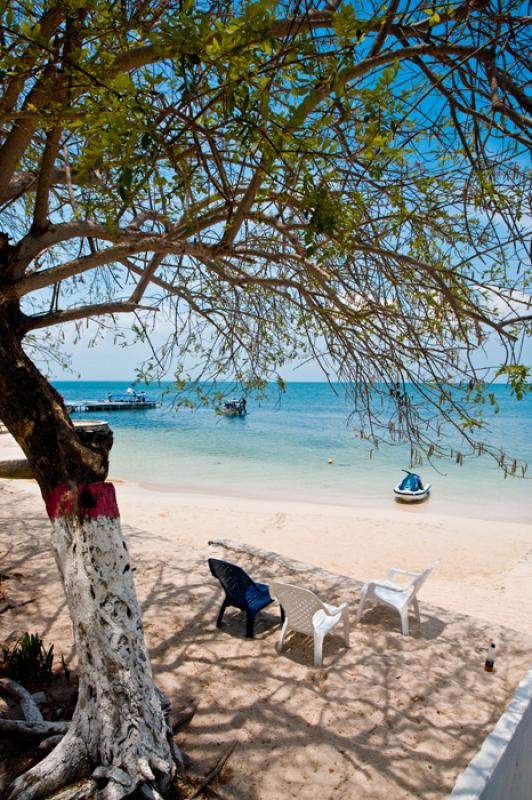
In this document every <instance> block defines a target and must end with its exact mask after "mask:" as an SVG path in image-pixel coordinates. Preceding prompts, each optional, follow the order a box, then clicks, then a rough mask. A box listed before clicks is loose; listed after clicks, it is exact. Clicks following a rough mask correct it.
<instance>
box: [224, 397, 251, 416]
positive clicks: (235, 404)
mask: <svg viewBox="0 0 532 800" xmlns="http://www.w3.org/2000/svg"><path fill="white" fill-rule="evenodd" d="M246 405H247V404H246V398H245V397H242V398H241V399H240V400H236V399H235V398H233V399H232V400H226V402H225V403H224V407H223V409H222V413H223V414H224V415H225V416H226V417H245V416H246V414H247V413H248V411H247V408H246Z"/></svg>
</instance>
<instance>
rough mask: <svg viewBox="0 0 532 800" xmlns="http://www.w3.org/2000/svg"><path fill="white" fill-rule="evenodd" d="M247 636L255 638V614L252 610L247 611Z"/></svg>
mask: <svg viewBox="0 0 532 800" xmlns="http://www.w3.org/2000/svg"><path fill="white" fill-rule="evenodd" d="M246 638H247V639H254V638H255V614H252V613H251V611H246Z"/></svg>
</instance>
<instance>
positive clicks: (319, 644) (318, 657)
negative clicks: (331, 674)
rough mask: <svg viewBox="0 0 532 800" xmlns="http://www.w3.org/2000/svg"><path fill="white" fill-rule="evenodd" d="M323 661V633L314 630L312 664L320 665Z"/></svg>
mask: <svg viewBox="0 0 532 800" xmlns="http://www.w3.org/2000/svg"><path fill="white" fill-rule="evenodd" d="M322 662H323V634H319V633H316V632H314V666H315V667H321V665H322Z"/></svg>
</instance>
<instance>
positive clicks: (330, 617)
mask: <svg viewBox="0 0 532 800" xmlns="http://www.w3.org/2000/svg"><path fill="white" fill-rule="evenodd" d="M270 594H271V596H272V597H274V598H275V599H276V600H278V601H279V603H280V605H281V606H282V608H283V610H284V613H285V621H284V625H283V627H282V629H281V638H280V639H279V644H278V645H277V651H278V652H279V653H280V652H281V650H282V648H283V642H284V637H285V635H286V633H287V631H289V630H291V631H296V632H297V633H304V634H305V635H307V636H313V637H314V666H315V667H321V664H322V660H323V640H324V638H325V636H326V635H327V634H328V633H330V632H331V631H332V629H333V628H334V627H335V626H336V625H338V623H339V622H343V628H344V641H345V645H346V647H349V610H348V606H347V603H342V605H340V606H338V607H337V606H331V605H329V604H328V603H322V601H321V600H320V599H319V597H317V596H316V595H315V594H314V592H311V591H310V589H302V588H301V587H300V586H292V585H291V584H290V583H281V582H280V581H272V582H271V583H270Z"/></svg>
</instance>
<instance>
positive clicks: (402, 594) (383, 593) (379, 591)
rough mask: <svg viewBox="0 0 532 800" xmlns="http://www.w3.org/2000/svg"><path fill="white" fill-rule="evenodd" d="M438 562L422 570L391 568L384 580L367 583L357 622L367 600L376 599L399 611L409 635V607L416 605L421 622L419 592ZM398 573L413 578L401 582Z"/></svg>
mask: <svg viewBox="0 0 532 800" xmlns="http://www.w3.org/2000/svg"><path fill="white" fill-rule="evenodd" d="M437 564H439V561H434V563H433V564H431V565H430V567H427V569H424V570H423V571H422V572H410V571H409V570H406V569H391V570H390V571H389V572H388V574H387V576H386V578H384V580H380V581H369V582H368V583H365V584H364V586H363V587H362V591H361V592H360V605H359V607H358V612H357V622H359V620H360V617H361V616H362V612H363V611H364V604H365V602H366V600H376V602H377V603H382V604H383V605H385V606H390V607H391V608H395V609H396V611H398V612H399V615H400V617H401V628H402V631H403V636H408V633H409V629H408V608H409V606H413V607H414V612H415V615H416V620H417V621H418V622H420V618H419V604H418V601H417V593H418V592H419V590H420V589H421V587H422V586H423V584H424V583H425V581H426V580H427V578H428V577H429V575H430V573H431V572H432V570H433V569H434V567H435V566H436V565H437ZM396 575H406V576H407V577H410V578H412V580H411V581H410V582H408V583H407V584H404V583H403V584H400V583H398V582H397V581H396V580H395V576H396Z"/></svg>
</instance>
